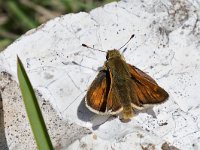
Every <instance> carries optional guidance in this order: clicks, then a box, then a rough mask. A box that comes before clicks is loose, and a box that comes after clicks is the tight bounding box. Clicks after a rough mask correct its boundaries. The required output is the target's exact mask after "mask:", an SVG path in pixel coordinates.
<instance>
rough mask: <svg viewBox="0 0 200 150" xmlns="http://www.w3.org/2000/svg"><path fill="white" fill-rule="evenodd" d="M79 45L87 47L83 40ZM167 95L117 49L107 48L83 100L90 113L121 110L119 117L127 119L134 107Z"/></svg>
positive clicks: (137, 107)
mask: <svg viewBox="0 0 200 150" xmlns="http://www.w3.org/2000/svg"><path fill="white" fill-rule="evenodd" d="M133 37H134V35H132V36H131V38H130V39H132V38H133ZM130 39H129V41H130ZM129 41H128V42H129ZM128 42H127V43H128ZM127 43H126V44H127ZM82 46H85V47H87V48H91V47H89V46H87V45H85V44H82ZM123 46H124V45H123ZM92 49H94V48H92ZM120 49H121V48H120ZM168 97H169V94H168V93H167V92H166V91H165V90H164V89H163V88H161V87H160V86H159V85H158V84H157V83H156V81H155V80H154V79H153V78H152V77H150V76H149V75H147V74H146V73H145V72H143V71H141V70H140V69H138V68H137V67H135V66H133V65H130V64H128V63H127V62H126V61H125V60H124V59H123V56H122V55H121V54H120V52H119V50H117V49H113V50H108V51H107V54H106V61H105V63H104V66H103V69H101V70H100V71H99V73H98V74H97V76H96V78H95V79H94V81H93V82H92V84H91V85H90V87H89V89H88V91H87V94H86V98H85V104H86V107H87V108H88V109H89V110H91V111H92V112H94V113H97V114H102V115H104V114H112V115H116V114H119V113H122V117H123V119H130V118H132V117H133V116H134V114H135V112H134V109H138V110H141V109H143V106H144V105H145V104H158V103H162V102H164V101H165V100H166V99H167V98H168ZM133 108H134V109H133Z"/></svg>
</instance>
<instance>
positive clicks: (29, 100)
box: [17, 57, 53, 150]
mask: <svg viewBox="0 0 200 150" xmlns="http://www.w3.org/2000/svg"><path fill="white" fill-rule="evenodd" d="M17 73H18V79H19V84H20V89H21V93H22V97H23V100H24V104H25V107H26V112H27V115H28V118H29V122H30V125H31V128H32V131H33V134H34V137H35V140H36V143H37V146H38V149H39V150H53V146H52V143H51V140H50V137H49V135H48V132H47V128H46V126H45V122H44V119H43V117H42V113H41V111H40V107H39V105H38V101H37V98H36V96H35V93H34V90H33V87H32V85H31V83H30V80H29V78H28V76H27V74H26V71H25V69H24V67H23V64H22V62H21V60H20V59H19V57H17Z"/></svg>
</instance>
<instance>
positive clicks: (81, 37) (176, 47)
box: [0, 0, 200, 150]
mask: <svg viewBox="0 0 200 150" xmlns="http://www.w3.org/2000/svg"><path fill="white" fill-rule="evenodd" d="M199 8H200V1H198V0H196V1H192V0H176V1H175V0H160V1H159V0H141V1H131V0H127V1H120V2H118V3H116V2H115V3H111V4H108V5H105V6H104V7H101V8H97V9H94V10H93V11H91V12H90V13H89V14H88V13H83V12H81V13H78V14H68V15H65V16H61V17H58V18H56V19H54V20H51V21H49V22H47V23H46V24H44V25H42V26H40V27H39V28H37V29H34V30H32V31H29V32H28V33H26V34H25V35H24V36H22V37H21V38H20V39H18V40H17V41H15V42H14V43H13V44H12V45H10V46H9V47H8V48H7V49H6V50H5V51H4V52H3V53H1V54H0V62H1V64H0V65H1V66H0V69H1V71H6V72H8V73H10V74H12V76H13V78H14V79H16V78H17V76H16V54H18V55H19V57H20V58H21V59H22V61H23V63H24V65H25V67H26V70H27V72H28V75H29V77H30V80H31V82H32V84H33V86H34V88H35V89H36V90H38V91H39V92H40V93H42V95H43V98H44V99H45V100H48V101H49V102H50V103H51V105H52V106H53V108H54V109H55V110H56V112H57V113H58V114H59V116H60V117H61V118H63V119H64V120H66V121H69V122H71V123H75V124H78V125H80V126H82V127H87V128H89V129H91V130H93V132H94V133H95V134H96V135H97V139H96V141H95V142H94V143H93V142H91V140H90V139H91V135H87V136H86V137H83V139H81V140H80V141H76V142H75V143H74V144H72V145H71V146H70V147H71V149H73V148H75V147H76V148H77V149H84V146H83V147H82V146H81V142H84V143H86V145H87V146H88V147H90V148H91V146H90V145H91V144H95V145H97V146H96V147H94V146H93V147H92V148H93V149H98V146H101V147H106V148H107V149H112V148H114V149H121V147H122V146H123V144H125V145H126V147H127V149H128V147H131V146H133V145H134V146H137V145H140V144H141V145H144V144H145V140H144V141H143V140H140V141H139V140H138V139H137V137H136V133H141V134H142V135H143V137H142V138H144V139H148V140H146V141H148V142H149V144H153V145H156V149H159V148H160V145H162V143H164V142H165V141H166V142H170V143H172V144H173V145H174V146H176V147H177V148H180V149H185V150H188V149H194V148H198V147H200V145H199V144H198V143H200V138H199V137H200V136H199V135H200V130H199V127H200V118H199V114H200V108H199V106H200V95H199V94H198V92H200V90H199V89H200V80H199V76H200V40H199V39H200V22H199V14H200V9H199ZM133 33H134V34H135V38H134V39H133V40H132V41H131V42H130V43H129V44H128V45H127V49H126V51H125V52H124V56H125V58H126V60H127V62H128V63H131V64H133V65H135V66H137V67H138V68H140V69H142V70H144V71H145V72H148V73H149V74H150V75H151V76H152V77H153V78H155V79H156V81H157V82H158V83H159V85H160V86H161V87H163V88H164V89H166V91H168V92H169V94H170V97H169V100H168V101H167V102H165V103H163V104H162V105H157V106H155V107H154V108H153V111H152V110H150V109H149V110H146V111H143V112H139V113H138V115H137V116H136V117H135V118H133V119H132V120H131V121H130V122H128V123H122V122H120V121H119V119H118V118H113V117H109V116H99V115H96V114H93V113H91V112H90V111H89V110H87V109H86V108H85V105H84V101H83V99H84V95H85V93H86V90H87V88H88V87H89V85H90V84H91V82H92V81H93V79H94V78H95V76H96V74H97V70H98V68H99V67H102V66H103V63H104V61H105V54H104V53H101V52H98V51H93V50H89V49H87V48H83V47H82V46H81V44H82V43H87V44H88V45H92V46H93V45H94V47H95V48H99V49H103V50H108V49H113V48H119V47H121V46H122V45H123V44H124V43H125V42H126V41H127V40H128V39H129V38H130V36H131V35H132V34H133ZM3 101H4V100H3ZM5 103H6V101H5ZM4 109H5V110H6V109H7V108H6V107H4ZM10 109H11V108H10ZM5 120H6V118H5ZM5 130H8V129H7V128H6V129H5ZM152 135H153V136H152ZM130 137H131V138H132V139H134V140H130ZM150 137H151V138H150ZM120 140H123V142H122V143H121V145H120V142H119V141H120ZM157 140H160V143H159V142H157ZM146 144H148V143H146ZM134 146H133V147H134ZM70 147H69V148H70ZM136 148H137V147H136ZM138 149H139V148H138Z"/></svg>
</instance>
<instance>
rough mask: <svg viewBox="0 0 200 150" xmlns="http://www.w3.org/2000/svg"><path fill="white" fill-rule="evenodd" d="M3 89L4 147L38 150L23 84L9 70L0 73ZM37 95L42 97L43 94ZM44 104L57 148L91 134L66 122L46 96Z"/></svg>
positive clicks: (4, 149) (0, 143)
mask: <svg viewBox="0 0 200 150" xmlns="http://www.w3.org/2000/svg"><path fill="white" fill-rule="evenodd" d="M0 90H1V94H2V99H3V109H2V107H1V108H0V111H1V112H3V113H2V114H1V118H0V119H1V120H2V119H3V118H4V120H3V121H1V123H2V122H4V124H3V123H2V124H1V126H0V130H1V136H0V149H1V150H7V149H13V150H14V149H19V150H22V149H36V144H35V141H34V137H33V134H32V132H31V129H30V124H29V121H28V118H27V115H26V112H25V108H24V104H23V100H22V99H21V94H20V90H19V87H18V85H17V83H16V81H13V80H12V79H11V76H10V75H9V74H7V73H5V72H2V73H1V74H0ZM36 93H37V91H36ZM37 95H38V96H39V97H40V99H42V95H41V94H39V93H38V94H37ZM40 106H41V110H42V112H43V116H44V119H45V123H46V125H47V128H48V131H49V134H50V137H51V140H52V142H53V145H54V147H55V149H61V148H63V147H67V146H68V145H69V144H71V143H73V142H74V141H75V140H77V139H80V138H81V137H82V136H84V135H85V134H89V133H90V131H89V130H88V129H86V128H83V127H80V126H78V125H76V124H73V123H68V122H67V121H65V122H64V121H62V120H61V119H60V118H59V116H58V115H56V112H55V111H54V109H53V108H52V107H51V105H50V104H49V102H48V101H46V100H45V99H42V101H40ZM2 110H4V111H2ZM2 133H3V134H2ZM5 135H6V136H5ZM5 137H6V139H7V142H6V140H5Z"/></svg>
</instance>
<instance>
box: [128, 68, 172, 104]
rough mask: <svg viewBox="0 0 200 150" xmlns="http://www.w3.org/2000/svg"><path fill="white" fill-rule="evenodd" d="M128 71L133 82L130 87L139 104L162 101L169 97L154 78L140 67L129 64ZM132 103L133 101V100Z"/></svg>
mask: <svg viewBox="0 0 200 150" xmlns="http://www.w3.org/2000/svg"><path fill="white" fill-rule="evenodd" d="M129 71H130V73H131V76H132V79H133V81H134V83H135V84H132V87H131V88H132V89H134V92H135V93H136V95H137V97H138V100H139V102H140V103H141V104H157V103H162V102H164V101H165V100H166V99H167V98H168V97H169V95H168V93H167V92H166V91H165V90H164V89H163V88H161V87H160V86H159V85H158V84H157V83H156V82H155V80H153V79H152V78H151V77H150V76H149V75H147V74H146V73H144V72H143V71H141V70H140V69H138V68H136V67H135V66H131V65H129ZM133 103H135V102H134V100H133Z"/></svg>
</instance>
